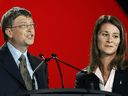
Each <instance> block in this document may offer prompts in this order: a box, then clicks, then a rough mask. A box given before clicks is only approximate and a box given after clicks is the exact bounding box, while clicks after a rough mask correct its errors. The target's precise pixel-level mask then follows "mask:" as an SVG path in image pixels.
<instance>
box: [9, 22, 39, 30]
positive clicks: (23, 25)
mask: <svg viewBox="0 0 128 96" xmlns="http://www.w3.org/2000/svg"><path fill="white" fill-rule="evenodd" d="M28 26H31V28H36V27H37V24H36V23H34V24H30V25H28V24H22V25H19V26H14V27H9V28H17V27H19V28H22V29H25V28H28Z"/></svg>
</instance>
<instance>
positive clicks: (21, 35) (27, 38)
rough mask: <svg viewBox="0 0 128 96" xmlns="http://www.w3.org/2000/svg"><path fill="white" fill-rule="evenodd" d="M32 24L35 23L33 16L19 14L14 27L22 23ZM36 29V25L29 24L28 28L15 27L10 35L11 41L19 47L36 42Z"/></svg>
mask: <svg viewBox="0 0 128 96" xmlns="http://www.w3.org/2000/svg"><path fill="white" fill-rule="evenodd" d="M26 24H27V25H31V24H34V22H33V20H32V18H31V17H26V16H24V15H20V16H18V17H17V18H16V19H15V20H14V21H13V25H12V27H15V26H20V25H26ZM34 37H35V29H34V27H31V26H28V27H26V28H22V27H15V28H12V29H11V34H10V36H9V38H10V39H9V42H10V43H11V44H12V45H13V46H17V47H28V46H29V45H31V44H33V43H34Z"/></svg>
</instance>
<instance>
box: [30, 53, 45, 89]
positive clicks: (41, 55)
mask: <svg viewBox="0 0 128 96" xmlns="http://www.w3.org/2000/svg"><path fill="white" fill-rule="evenodd" d="M39 56H40V57H41V58H43V59H44V60H43V61H42V62H41V63H40V64H39V65H38V66H37V67H36V69H35V70H34V71H33V74H32V89H33V90H35V80H34V75H35V73H36V71H37V70H38V69H39V68H40V66H41V65H42V64H44V62H45V61H46V60H45V58H44V55H43V54H40V55H39Z"/></svg>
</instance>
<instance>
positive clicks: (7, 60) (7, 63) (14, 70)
mask: <svg viewBox="0 0 128 96" xmlns="http://www.w3.org/2000/svg"><path fill="white" fill-rule="evenodd" d="M1 50H2V53H1V54H2V55H0V59H1V60H2V61H3V63H2V66H3V68H4V69H5V70H6V71H7V72H8V73H10V74H11V75H12V76H13V77H14V78H15V79H17V80H18V81H19V82H20V83H21V84H22V85H23V86H24V87H25V88H26V86H25V83H24V81H23V79H22V76H21V74H20V71H19V69H18V67H17V65H16V63H15V61H14V59H13V57H12V55H11V53H10V51H9V49H8V47H7V44H6V43H5V44H4V45H3V46H2V48H1Z"/></svg>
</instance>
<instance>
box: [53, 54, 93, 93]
mask: <svg viewBox="0 0 128 96" xmlns="http://www.w3.org/2000/svg"><path fill="white" fill-rule="evenodd" d="M52 57H53V58H54V59H55V60H56V61H57V60H58V61H59V62H61V63H63V64H65V65H67V66H70V67H72V68H74V69H76V70H78V71H80V72H82V73H85V74H87V73H86V72H85V71H83V70H80V69H78V68H76V67H74V66H72V65H70V64H68V63H65V62H63V61H61V60H59V59H58V58H57V57H56V54H55V53H52ZM89 77H90V76H89ZM89 79H90V81H91V89H94V84H93V81H92V78H91V77H90V78H89ZM88 92H89V90H88Z"/></svg>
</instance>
